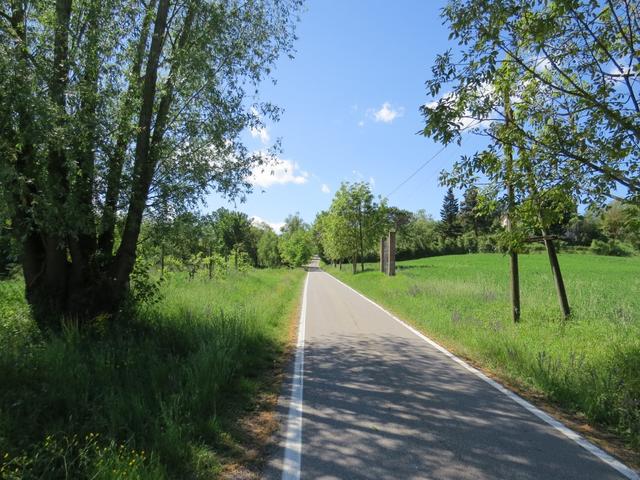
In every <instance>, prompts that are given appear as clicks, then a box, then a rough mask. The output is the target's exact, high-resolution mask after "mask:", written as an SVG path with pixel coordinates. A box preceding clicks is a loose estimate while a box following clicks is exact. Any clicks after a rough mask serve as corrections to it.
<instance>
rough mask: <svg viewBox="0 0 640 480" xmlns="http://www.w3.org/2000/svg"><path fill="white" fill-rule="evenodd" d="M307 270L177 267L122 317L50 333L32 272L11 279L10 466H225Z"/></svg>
mask: <svg viewBox="0 0 640 480" xmlns="http://www.w3.org/2000/svg"><path fill="white" fill-rule="evenodd" d="M302 279H303V272H302V271H288V270H265V271H250V272H246V273H239V274H232V275H230V276H229V277H227V278H226V279H217V280H216V279H214V280H212V281H208V280H205V279H204V278H202V279H200V278H196V279H195V280H194V281H191V282H189V281H188V280H186V279H185V278H183V277H181V276H175V277H172V279H171V280H169V281H168V282H166V283H165V284H164V286H163V287H162V293H163V299H162V300H161V301H160V303H158V304H156V305H155V306H153V307H149V308H147V309H145V310H142V311H140V312H138V313H136V314H135V315H133V316H132V318H131V319H130V321H128V322H126V327H124V328H122V327H120V328H113V327H111V326H110V324H109V323H108V322H106V321H104V320H103V321H100V320H98V321H96V322H95V323H94V324H93V325H92V326H91V328H89V329H88V331H83V332H82V333H80V332H79V331H78V329H77V328H76V327H74V326H73V325H67V326H66V327H65V329H64V332H63V334H62V335H59V336H54V337H50V338H43V336H42V335H41V334H40V332H39V331H38V330H37V329H36V327H35V326H34V323H33V321H32V320H31V319H30V317H29V314H28V309H27V307H26V305H25V303H24V300H23V298H22V284H21V282H20V281H17V280H16V281H4V282H0V379H1V384H2V385H1V388H0V478H2V479H3V480H4V479H7V480H8V479H14V478H15V479H18V478H20V479H28V478H69V479H82V478H86V479H116V478H117V479H119V478H134V479H153V480H157V479H162V478H181V479H182V478H216V476H217V474H218V473H219V471H220V469H221V464H222V463H224V462H223V461H222V459H223V458H228V456H229V455H230V453H229V451H228V450H229V449H231V450H233V448H235V447H234V445H236V443H237V442H236V439H234V428H235V427H234V422H235V421H236V420H237V418H238V417H239V416H242V415H243V414H244V415H246V410H247V409H251V408H254V406H253V401H254V400H255V397H256V395H257V394H258V393H260V392H261V391H262V390H264V389H265V388H267V387H266V386H265V384H264V381H265V380H264V378H265V377H268V376H269V375H270V373H269V372H272V373H271V376H272V377H273V370H274V366H277V364H278V361H279V360H280V359H281V358H282V354H283V352H284V350H285V348H286V344H287V339H288V333H289V327H290V324H291V323H290V322H291V319H292V318H293V315H294V314H295V311H294V310H295V308H296V306H297V304H298V299H299V296H300V291H301V288H302ZM231 454H232V453H231Z"/></svg>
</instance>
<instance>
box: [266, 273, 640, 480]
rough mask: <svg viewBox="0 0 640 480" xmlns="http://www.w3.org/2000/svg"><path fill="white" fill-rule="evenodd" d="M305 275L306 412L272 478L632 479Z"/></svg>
mask: <svg viewBox="0 0 640 480" xmlns="http://www.w3.org/2000/svg"><path fill="white" fill-rule="evenodd" d="M310 270H311V271H310V273H309V274H308V279H307V281H308V285H307V291H306V301H305V304H306V305H305V306H306V311H305V314H306V315H305V316H304V317H303V319H304V322H303V323H302V326H303V327H304V330H303V331H302V334H303V335H302V336H301V339H302V341H303V344H304V347H303V349H302V352H299V355H298V356H297V357H296V358H297V365H298V367H299V372H298V374H299V375H295V376H294V377H295V378H293V380H292V381H293V383H294V388H293V390H294V394H295V395H300V396H301V398H300V400H301V401H302V404H301V405H298V404H297V403H295V402H294V403H292V405H294V407H292V408H287V409H286V411H287V412H288V423H289V427H290V428H289V431H288V433H287V434H288V435H289V441H286V438H283V442H282V443H283V447H282V449H285V446H286V452H283V451H282V449H281V450H280V451H279V452H277V454H276V455H275V456H274V459H273V461H272V462H271V463H270V466H269V468H267V470H266V472H265V477H266V478H268V479H273V480H276V479H278V480H280V479H292V480H295V479H297V478H302V479H363V480H364V479H376V480H378V479H386V478H397V479H474V480H478V479H498V478H503V479H566V480H569V479H576V480H578V479H580V480H585V479H621V478H633V476H634V475H635V474H634V472H631V471H628V472H627V475H626V476H625V475H623V474H621V473H620V472H618V471H616V470H615V469H613V468H612V467H611V466H609V465H608V464H606V463H605V462H604V461H602V460H601V459H600V458H598V457H596V456H594V455H593V454H592V453H590V452H588V451H587V450H585V449H584V448H582V447H580V446H579V445H578V444H576V443H575V442H573V441H572V440H570V439H568V438H567V437H566V436H564V435H563V434H562V433H560V432H559V431H558V430H556V429H554V428H553V427H551V426H550V425H548V424H547V423H545V422H543V421H542V420H540V419H539V418H538V417H537V416H535V415H533V414H532V413H531V412H529V411H527V410H526V409H525V408H523V407H522V406H521V405H519V404H517V403H515V402H514V401H513V400H512V399H511V398H509V397H507V396H506V395H505V394H504V393H501V392H500V391H498V390H496V389H495V388H493V387H492V386H491V385H489V384H488V383H486V382H485V381H483V380H482V379H481V378H479V377H478V376H477V375H475V374H473V373H472V372H470V371H469V370H467V369H465V368H464V367H463V366H462V365H460V364H458V363H456V362H455V361H454V360H452V359H451V358H449V357H448V356H446V355H445V354H443V353H442V352H440V351H438V350H437V349H436V348H435V347H434V346H432V345H430V344H429V343H427V342H425V341H424V340H423V339H422V338H420V337H419V336H417V335H416V334H415V333H413V332H412V331H410V330H409V329H408V328H406V327H404V326H403V325H402V324H400V323H398V322H397V321H396V320H394V319H393V317H391V316H390V315H389V314H387V313H385V312H384V311H383V310H381V309H380V308H378V307H376V306H375V305H374V304H373V303H371V302H369V301H367V300H366V299H365V298H363V297H362V296H360V295H358V294H357V293H355V292H354V291H352V290H351V289H350V288H348V287H346V286H345V285H343V284H341V283H340V282H338V281H337V280H336V279H335V278H333V277H331V276H330V275H329V274H327V273H324V272H322V271H320V270H319V269H317V268H311V269H310ZM305 317H306V318H305ZM305 324H306V325H305ZM299 346H300V342H299ZM299 350H300V349H299ZM300 353H301V354H302V358H300V357H301V355H300ZM296 382H298V390H297V393H295V392H296V387H295V385H296ZM302 384H303V385H304V394H303V395H302ZM288 388H291V384H289V386H288ZM290 393H291V392H290V391H288V392H287V396H288V395H289V394H290ZM300 416H301V418H298V420H297V421H296V417H300ZM286 421H287V419H285V423H286ZM300 423H301V432H300V431H299V429H300ZM292 425H293V427H292ZM292 439H293V440H292ZM292 452H293V455H292ZM283 458H285V459H286V460H285V465H284V466H283V461H282V459H283ZM285 466H286V469H285V468H284V467H285ZM283 470H286V471H285V473H284V474H283ZM629 474H630V475H631V477H630V476H629Z"/></svg>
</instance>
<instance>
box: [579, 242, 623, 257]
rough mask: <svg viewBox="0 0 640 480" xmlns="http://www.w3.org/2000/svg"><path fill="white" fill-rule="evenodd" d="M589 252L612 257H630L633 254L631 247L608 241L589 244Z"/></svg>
mask: <svg viewBox="0 0 640 480" xmlns="http://www.w3.org/2000/svg"><path fill="white" fill-rule="evenodd" d="M590 250H591V252H592V253H595V254H596V255H610V256H613V257H630V256H631V255H633V254H634V250H633V247H631V246H630V245H627V244H626V243H622V242H617V241H616V240H609V241H608V242H603V241H602V240H594V241H592V242H591V247H590Z"/></svg>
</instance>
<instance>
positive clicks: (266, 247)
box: [258, 225, 280, 268]
mask: <svg viewBox="0 0 640 480" xmlns="http://www.w3.org/2000/svg"><path fill="white" fill-rule="evenodd" d="M258 265H259V266H261V267H268V268H274V267H278V266H279V265H280V251H279V250H278V236H277V235H276V234H275V232H274V231H273V229H271V227H269V226H268V225H267V228H265V229H263V232H262V235H261V236H260V239H259V240H258Z"/></svg>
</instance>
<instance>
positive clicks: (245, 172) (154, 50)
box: [0, 0, 300, 326]
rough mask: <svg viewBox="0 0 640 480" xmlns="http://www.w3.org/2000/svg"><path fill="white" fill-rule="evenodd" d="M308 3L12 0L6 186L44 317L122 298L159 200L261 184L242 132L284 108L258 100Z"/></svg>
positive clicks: (1, 142)
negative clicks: (253, 175)
mask: <svg viewBox="0 0 640 480" xmlns="http://www.w3.org/2000/svg"><path fill="white" fill-rule="evenodd" d="M299 6H300V2H299V1H298V0H256V1H252V2H245V3H242V2H235V1H231V0H221V1H216V2H207V1H203V0H188V1H182V2H178V1H176V0H150V1H148V2H133V1H116V0H87V1H84V2H72V0H55V1H50V2H35V1H31V0H27V1H15V2H8V1H3V2H1V3H0V9H1V12H2V15H0V157H1V158H2V159H3V160H2V162H3V163H2V168H1V169H0V185H2V188H1V191H0V193H1V194H2V196H3V201H4V202H5V203H6V204H7V205H8V207H9V208H8V210H9V218H10V221H11V230H12V232H14V235H15V238H16V240H17V241H19V242H20V245H21V258H22V267H23V273H24V278H25V285H26V297H27V300H28V301H29V303H30V304H31V305H32V306H33V307H34V308H33V310H34V313H35V315H36V318H37V319H38V320H39V321H40V322H41V324H43V325H44V324H46V323H47V319H49V320H54V319H55V318H56V317H57V316H58V315H59V314H72V315H75V316H77V317H80V318H87V317H91V316H93V315H95V314H96V313H99V312H115V311H117V310H118V307H119V305H120V304H121V301H122V300H123V298H124V296H125V295H126V292H127V285H128V281H129V275H130V273H131V271H132V269H133V266H134V263H135V261H136V252H137V245H138V242H139V237H140V230H141V225H142V220H143V218H144V216H145V214H146V213H148V212H149V211H151V210H153V209H154V208H156V207H157V206H158V205H160V204H174V205H178V206H180V205H184V204H193V203H194V202H195V201H196V200H197V199H198V198H199V197H201V196H202V195H203V194H204V193H205V192H206V191H207V190H208V189H210V188H214V189H217V190H218V191H219V192H220V193H222V194H224V195H227V196H237V195H240V194H241V193H242V192H243V191H245V190H246V189H248V188H250V186H249V184H248V181H247V178H248V176H249V174H250V172H251V171H252V169H253V168H254V167H255V166H256V165H258V164H260V163H261V162H264V161H265V159H264V157H263V156H261V155H258V154H254V153H252V152H250V151H249V150H248V149H247V148H246V147H245V146H244V145H243V144H242V141H241V134H242V132H243V131H244V130H245V129H246V128H250V127H256V126H260V124H261V123H262V121H263V120H262V119H264V118H273V119H277V117H278V110H277V109H276V108H275V107H273V106H272V105H270V104H255V105H251V101H252V99H254V98H255V96H254V93H255V90H256V89H257V87H258V85H259V83H260V82H261V81H262V80H263V79H264V77H265V76H268V75H269V72H270V70H271V68H272V66H273V65H274V63H275V61H276V60H277V58H279V57H280V56H281V54H283V53H284V54H288V53H290V52H291V51H292V42H293V40H294V25H295V22H296V17H297V15H296V14H297V11H298V9H299ZM252 107H253V108H252ZM256 112H257V113H256ZM120 221H121V224H120V225H119V222H120ZM119 229H121V235H120V238H119V242H116V234H117V232H118V230H119ZM49 325H50V326H54V325H56V322H55V321H54V322H51V323H49Z"/></svg>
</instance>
